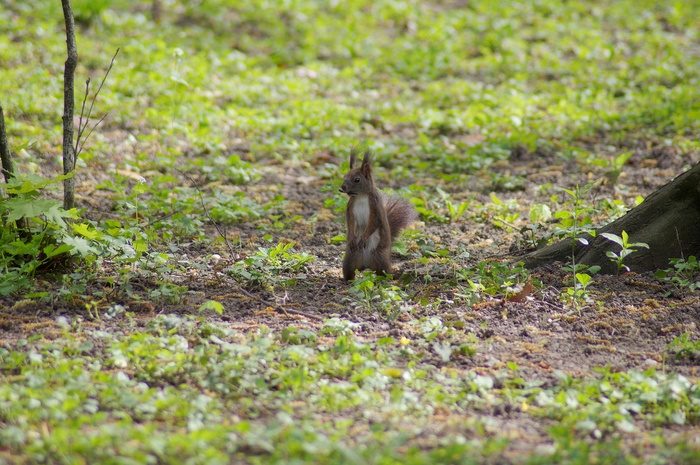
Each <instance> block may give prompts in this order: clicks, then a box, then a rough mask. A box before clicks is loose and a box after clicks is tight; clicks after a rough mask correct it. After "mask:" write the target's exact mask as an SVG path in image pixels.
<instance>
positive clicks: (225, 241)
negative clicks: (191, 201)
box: [177, 170, 236, 259]
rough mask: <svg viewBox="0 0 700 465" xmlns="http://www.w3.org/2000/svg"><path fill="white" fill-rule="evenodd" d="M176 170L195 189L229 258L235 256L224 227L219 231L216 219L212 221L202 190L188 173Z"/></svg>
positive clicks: (205, 213)
mask: <svg viewBox="0 0 700 465" xmlns="http://www.w3.org/2000/svg"><path fill="white" fill-rule="evenodd" d="M177 171H178V172H179V173H180V174H181V175H183V176H184V177H185V178H187V180H188V181H189V182H190V184H192V187H194V188H195V189H197V195H198V196H199V203H200V204H201V205H202V210H204V215H206V217H207V219H208V220H209V222H210V223H211V224H213V225H214V228H215V229H216V232H217V233H218V234H219V236H221V238H222V239H223V240H224V244H226V247H227V248H228V252H229V253H230V254H231V258H232V259H233V258H235V255H236V253H235V251H234V250H233V246H231V243H230V242H229V241H228V237H226V233H227V231H226V230H225V229H224V231H221V229H220V228H219V225H218V223H217V222H216V221H214V219H213V218H212V217H211V215H210V214H209V209H207V206H206V205H205V203H204V197H203V196H202V191H201V190H200V189H199V187H197V184H195V182H194V180H193V179H192V178H191V177H190V175H188V174H187V173H185V172H184V171H181V170H177Z"/></svg>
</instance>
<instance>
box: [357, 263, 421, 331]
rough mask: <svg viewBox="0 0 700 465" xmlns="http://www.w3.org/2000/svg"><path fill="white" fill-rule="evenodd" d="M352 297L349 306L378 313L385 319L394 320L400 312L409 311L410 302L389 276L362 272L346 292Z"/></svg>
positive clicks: (407, 296) (404, 292) (404, 291)
mask: <svg viewBox="0 0 700 465" xmlns="http://www.w3.org/2000/svg"><path fill="white" fill-rule="evenodd" d="M348 292H349V293H350V295H351V296H352V297H351V298H350V299H349V302H350V304H351V305H352V306H353V307H355V308H358V309H364V310H367V311H378V312H379V313H380V314H381V315H383V316H384V317H385V318H387V319H390V320H395V319H396V318H397V316H398V314H399V312H400V311H402V310H409V309H410V307H411V300H410V298H409V295H408V293H407V292H406V290H405V289H403V288H402V287H401V286H400V285H397V284H395V283H394V280H393V279H391V277H390V276H380V275H377V274H375V273H374V272H372V271H364V272H362V273H361V274H359V275H358V276H357V277H356V278H355V280H354V281H353V284H352V287H351V288H350V289H349V290H348Z"/></svg>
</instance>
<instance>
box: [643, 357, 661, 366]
mask: <svg viewBox="0 0 700 465" xmlns="http://www.w3.org/2000/svg"><path fill="white" fill-rule="evenodd" d="M658 364H659V362H657V361H656V360H654V359H651V358H648V359H646V360H644V362H642V366H643V367H644V368H656V365H658Z"/></svg>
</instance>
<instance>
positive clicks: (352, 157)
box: [350, 147, 358, 169]
mask: <svg viewBox="0 0 700 465" xmlns="http://www.w3.org/2000/svg"><path fill="white" fill-rule="evenodd" d="M357 152H358V150H357V147H353V148H352V150H350V169H353V168H354V167H355V162H356V161H357Z"/></svg>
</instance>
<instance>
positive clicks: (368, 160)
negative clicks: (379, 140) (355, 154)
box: [360, 149, 372, 177]
mask: <svg viewBox="0 0 700 465" xmlns="http://www.w3.org/2000/svg"><path fill="white" fill-rule="evenodd" d="M360 169H361V170H362V173H363V174H364V175H365V176H367V177H369V175H370V173H371V172H372V151H371V150H370V149H365V156H364V157H363V158H362V166H361V167H360Z"/></svg>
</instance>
